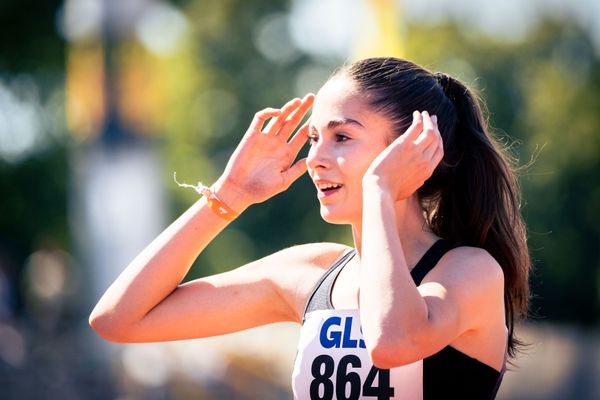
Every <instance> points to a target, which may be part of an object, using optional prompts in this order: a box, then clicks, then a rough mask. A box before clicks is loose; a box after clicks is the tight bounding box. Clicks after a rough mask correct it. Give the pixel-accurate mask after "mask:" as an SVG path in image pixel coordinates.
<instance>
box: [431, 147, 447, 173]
mask: <svg viewBox="0 0 600 400" xmlns="http://www.w3.org/2000/svg"><path fill="white" fill-rule="evenodd" d="M443 158H444V146H443V145H442V144H441V143H440V145H439V146H438V148H437V149H436V150H435V153H433V157H432V158H431V162H432V163H433V169H435V168H436V167H437V166H438V165H439V164H440V162H441V161H442V159H443Z"/></svg>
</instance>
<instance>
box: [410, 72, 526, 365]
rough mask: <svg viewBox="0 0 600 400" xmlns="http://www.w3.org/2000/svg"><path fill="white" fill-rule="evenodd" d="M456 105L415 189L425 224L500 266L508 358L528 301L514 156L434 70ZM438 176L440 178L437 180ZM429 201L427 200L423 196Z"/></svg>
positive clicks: (468, 97)
mask: <svg viewBox="0 0 600 400" xmlns="http://www.w3.org/2000/svg"><path fill="white" fill-rule="evenodd" d="M434 76H435V78H436V80H437V81H438V83H439V85H440V87H441V89H442V90H443V92H444V94H445V95H446V97H447V98H448V99H449V101H450V102H451V103H452V105H453V107H454V109H455V115H456V118H455V119H454V121H453V125H454V129H453V131H454V134H453V135H451V136H452V139H453V140H452V141H451V142H449V143H447V144H445V146H444V147H448V153H447V155H446V156H445V157H444V158H445V159H444V161H443V163H442V164H441V165H440V166H439V167H438V170H437V171H436V173H437V176H435V177H433V178H434V179H432V180H431V182H429V181H428V182H426V184H425V185H424V186H423V187H422V188H421V189H420V190H419V195H420V197H421V198H422V199H423V200H425V201H424V204H428V206H426V207H425V210H426V213H427V219H428V221H429V224H430V226H431V228H432V230H433V232H435V233H436V234H437V235H438V236H440V237H443V238H447V239H449V240H453V241H456V242H459V243H462V244H463V245H468V246H475V247H480V248H483V249H485V250H487V251H488V252H489V253H490V254H491V255H492V256H493V257H494V258H495V259H496V261H497V262H498V263H499V264H500V265H501V266H502V269H503V270H504V278H505V283H504V285H505V290H504V301H505V310H506V325H507V327H508V351H509V355H510V356H511V357H514V356H515V355H516V352H517V347H518V346H519V345H522V344H523V343H522V342H521V341H519V340H518V339H517V338H516V337H515V335H514V323H515V320H517V319H520V318H525V317H526V316H527V310H528V305H529V283H528V276H529V268H530V263H531V261H530V258H529V252H528V249H527V238H526V229H525V223H524V221H523V219H522V217H521V214H520V205H521V197H520V188H519V185H518V181H517V179H516V176H515V173H514V172H513V168H511V166H512V164H513V161H514V160H512V159H511V158H510V156H509V154H508V153H507V151H506V150H505V149H503V148H502V147H501V146H500V144H499V143H498V141H496V140H495V139H494V138H493V137H492V136H490V134H489V133H488V131H487V128H486V123H485V121H484V119H483V114H482V112H481V109H480V106H479V101H478V99H477V98H476V97H475V96H474V95H473V93H472V92H471V91H470V90H469V89H468V88H467V87H466V86H465V85H463V84H462V83H461V82H459V81H458V80H456V79H454V78H452V77H451V76H449V75H447V74H440V73H437V74H435V75H434ZM440 178H443V179H440ZM428 197H430V198H433V199H435V200H434V201H429V202H428V201H427V198H428Z"/></svg>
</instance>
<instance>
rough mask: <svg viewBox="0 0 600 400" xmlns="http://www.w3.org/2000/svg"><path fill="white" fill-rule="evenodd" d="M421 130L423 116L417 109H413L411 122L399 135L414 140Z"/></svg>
mask: <svg viewBox="0 0 600 400" xmlns="http://www.w3.org/2000/svg"><path fill="white" fill-rule="evenodd" d="M422 130H423V118H422V116H421V113H420V112H418V111H414V112H413V120H412V124H411V125H410V126H409V127H408V129H407V130H406V132H404V134H403V135H401V137H404V140H415V139H416V138H417V136H419V133H421V131H422Z"/></svg>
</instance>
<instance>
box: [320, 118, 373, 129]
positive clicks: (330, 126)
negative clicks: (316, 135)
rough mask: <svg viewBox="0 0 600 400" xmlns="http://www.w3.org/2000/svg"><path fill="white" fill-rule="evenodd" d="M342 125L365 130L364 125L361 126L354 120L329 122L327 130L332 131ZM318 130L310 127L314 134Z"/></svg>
mask: <svg viewBox="0 0 600 400" xmlns="http://www.w3.org/2000/svg"><path fill="white" fill-rule="evenodd" d="M342 125H355V126H358V127H361V128H364V126H363V124H361V123H360V122H358V121H357V120H355V119H352V118H336V119H332V120H331V121H329V122H328V123H327V129H329V130H331V129H335V128H337V127H339V126H342ZM315 130H316V128H315V126H314V125H311V126H310V131H311V132H314V131H315Z"/></svg>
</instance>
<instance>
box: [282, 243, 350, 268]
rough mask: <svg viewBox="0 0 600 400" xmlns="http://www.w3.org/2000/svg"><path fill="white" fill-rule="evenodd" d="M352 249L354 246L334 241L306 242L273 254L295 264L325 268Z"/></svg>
mask: <svg viewBox="0 0 600 400" xmlns="http://www.w3.org/2000/svg"><path fill="white" fill-rule="evenodd" d="M350 249H352V247H350V246H346V245H343V244H339V243H332V242H318V243H305V244H298V245H294V246H291V247H288V248H285V249H283V250H280V251H278V252H277V253H274V254H273V256H274V257H276V258H280V259H285V260H288V261H290V262H293V263H295V264H299V265H304V266H310V267H315V268H321V269H325V268H327V267H328V266H329V265H331V263H333V262H334V261H335V260H336V259H337V258H338V257H339V256H340V255H341V254H343V253H345V252H346V251H348V250H350Z"/></svg>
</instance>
